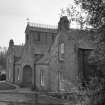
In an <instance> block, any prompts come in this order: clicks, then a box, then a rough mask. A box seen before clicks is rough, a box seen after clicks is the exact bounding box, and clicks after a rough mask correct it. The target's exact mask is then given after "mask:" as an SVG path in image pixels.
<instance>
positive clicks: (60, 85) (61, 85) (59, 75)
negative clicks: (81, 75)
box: [57, 71, 64, 90]
mask: <svg viewBox="0 0 105 105" xmlns="http://www.w3.org/2000/svg"><path fill="white" fill-rule="evenodd" d="M63 75H64V74H63V72H61V71H58V72H57V79H58V89H59V90H64V86H63V83H62V82H63V80H64V77H63Z"/></svg>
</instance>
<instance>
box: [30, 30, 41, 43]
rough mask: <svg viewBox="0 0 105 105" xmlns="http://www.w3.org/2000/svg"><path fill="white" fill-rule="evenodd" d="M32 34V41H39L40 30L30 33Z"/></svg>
mask: <svg viewBox="0 0 105 105" xmlns="http://www.w3.org/2000/svg"><path fill="white" fill-rule="evenodd" d="M32 35H33V42H35V41H40V32H36V33H32Z"/></svg>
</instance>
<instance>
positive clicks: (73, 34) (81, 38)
mask: <svg viewBox="0 0 105 105" xmlns="http://www.w3.org/2000/svg"><path fill="white" fill-rule="evenodd" d="M94 34H97V33H93V32H89V31H84V30H77V29H70V30H69V31H68V32H67V35H68V38H73V39H74V40H76V42H77V44H78V48H81V49H95V48H96V44H95V43H94V41H93V40H92V38H91V36H92V35H94Z"/></svg>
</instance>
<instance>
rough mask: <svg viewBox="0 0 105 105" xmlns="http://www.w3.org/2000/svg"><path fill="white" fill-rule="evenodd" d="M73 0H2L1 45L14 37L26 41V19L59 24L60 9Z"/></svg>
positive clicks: (19, 40)
mask: <svg viewBox="0 0 105 105" xmlns="http://www.w3.org/2000/svg"><path fill="white" fill-rule="evenodd" d="M72 1H73V0H0V46H2V47H3V46H7V47H8V42H9V40H10V39H11V38H12V39H14V42H15V43H16V44H21V43H24V40H25V34H24V31H25V27H26V23H27V21H26V19H27V18H29V19H30V22H35V23H42V24H51V25H57V23H58V21H59V13H60V9H61V8H64V7H66V6H68V5H69V4H71V3H72Z"/></svg>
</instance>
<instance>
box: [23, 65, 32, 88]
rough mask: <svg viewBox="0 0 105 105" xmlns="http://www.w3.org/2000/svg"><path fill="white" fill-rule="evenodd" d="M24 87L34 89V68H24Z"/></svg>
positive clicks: (27, 66)
mask: <svg viewBox="0 0 105 105" xmlns="http://www.w3.org/2000/svg"><path fill="white" fill-rule="evenodd" d="M22 87H32V68H31V67H30V66H29V65H26V66H24V68H23V82H22Z"/></svg>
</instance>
